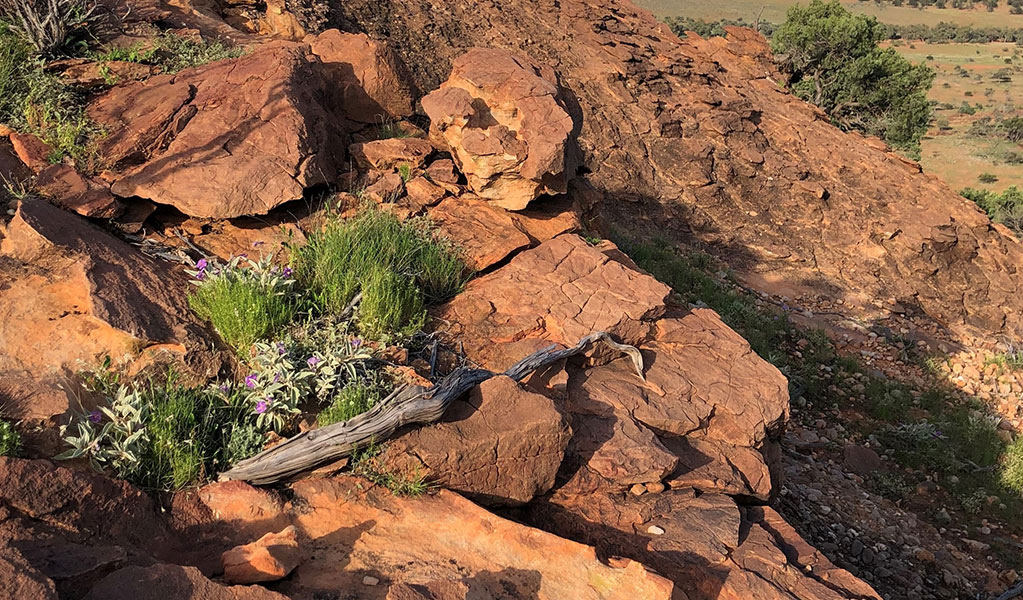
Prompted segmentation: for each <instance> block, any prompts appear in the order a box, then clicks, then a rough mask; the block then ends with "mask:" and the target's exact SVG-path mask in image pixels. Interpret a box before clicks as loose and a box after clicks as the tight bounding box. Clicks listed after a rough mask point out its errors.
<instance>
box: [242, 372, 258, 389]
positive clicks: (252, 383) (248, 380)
mask: <svg viewBox="0 0 1023 600" xmlns="http://www.w3.org/2000/svg"><path fill="white" fill-rule="evenodd" d="M258 380H259V376H258V375H256V374H255V373H249V374H248V375H246V376H245V387H247V388H249V389H250V390H251V389H253V388H255V387H256V382H257V381H258Z"/></svg>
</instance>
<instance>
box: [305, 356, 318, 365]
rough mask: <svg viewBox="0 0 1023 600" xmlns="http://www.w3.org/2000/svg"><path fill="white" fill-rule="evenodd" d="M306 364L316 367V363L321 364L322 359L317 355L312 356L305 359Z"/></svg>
mask: <svg viewBox="0 0 1023 600" xmlns="http://www.w3.org/2000/svg"><path fill="white" fill-rule="evenodd" d="M305 364H307V365H309V366H310V367H315V366H316V365H318V364H320V359H318V358H316V357H315V356H310V357H309V360H307V361H305Z"/></svg>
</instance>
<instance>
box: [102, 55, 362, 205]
mask: <svg viewBox="0 0 1023 600" xmlns="http://www.w3.org/2000/svg"><path fill="white" fill-rule="evenodd" d="M307 53H308V46H304V45H301V44H291V43H284V42H277V43H271V44H267V45H265V46H262V47H261V48H258V49H257V50H255V51H254V52H252V53H250V54H246V55H243V56H241V57H239V58H237V59H233V60H228V61H220V62H216V63H212V64H209V65H204V66H202V67H197V68H194V69H188V70H185V71H182V72H180V73H177V74H174V75H161V76H158V77H153V78H152V79H149V80H148V81H145V82H140V83H134V84H129V85H125V86H118V87H115V88H114V89H112V90H111V91H109V92H107V93H106V94H104V95H103V96H101V97H100V98H99V99H97V100H96V101H94V102H93V104H92V105H91V106H90V108H89V115H90V117H91V118H92V119H94V120H95V121H96V122H97V123H98V124H99V125H101V126H103V127H105V128H106V129H107V131H108V132H109V135H108V136H106V137H105V138H103V139H102V140H100V146H101V151H102V153H103V155H104V157H106V158H107V159H109V160H110V161H112V162H113V163H115V165H116V166H117V171H118V173H119V174H118V176H117V178H116V180H115V181H114V183H113V185H112V186H111V189H112V191H113V193H114V194H116V195H119V196H124V197H127V196H141V197H143V198H147V199H149V200H152V201H154V202H157V203H159V204H170V205H172V206H174V207H175V208H177V209H179V210H181V211H182V212H184V213H185V214H188V215H192V216H199V217H216V218H228V217H237V216H242V215H256V214H265V213H267V212H268V211H269V210H271V209H272V208H274V207H276V206H278V205H279V204H282V203H284V202H287V201H289V200H295V199H298V198H301V197H302V193H303V190H304V189H305V188H307V187H309V186H313V185H317V184H322V183H328V182H330V181H333V180H334V179H335V177H336V175H337V173H338V169H339V167H340V166H341V165H342V164H343V158H344V157H343V148H344V147H346V146H347V144H346V143H345V141H346V135H345V133H344V131H343V127H342V124H341V122H340V119H341V116H340V113H339V110H340V109H339V104H338V100H337V99H336V95H335V94H333V93H332V92H331V91H329V90H328V89H327V86H328V82H327V80H326V77H325V73H324V68H323V66H322V65H320V64H318V63H314V62H310V61H309V60H308V59H307V58H306V54H307Z"/></svg>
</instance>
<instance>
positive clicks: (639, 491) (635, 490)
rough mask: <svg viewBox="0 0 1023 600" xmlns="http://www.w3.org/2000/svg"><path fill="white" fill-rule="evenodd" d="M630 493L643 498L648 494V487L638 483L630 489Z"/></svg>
mask: <svg viewBox="0 0 1023 600" xmlns="http://www.w3.org/2000/svg"><path fill="white" fill-rule="evenodd" d="M629 492H631V493H632V495H633V496H642V495H643V494H645V493H646V486H645V485H643V484H642V483H637V484H635V485H633V486H632V487H631V488H629Z"/></svg>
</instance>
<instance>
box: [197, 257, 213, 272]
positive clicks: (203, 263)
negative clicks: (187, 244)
mask: <svg viewBox="0 0 1023 600" xmlns="http://www.w3.org/2000/svg"><path fill="white" fill-rule="evenodd" d="M209 264H210V263H208V262H206V259H205V258H200V259H199V262H197V263H195V268H196V269H199V270H200V271H205V270H206V267H207V266H209Z"/></svg>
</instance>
